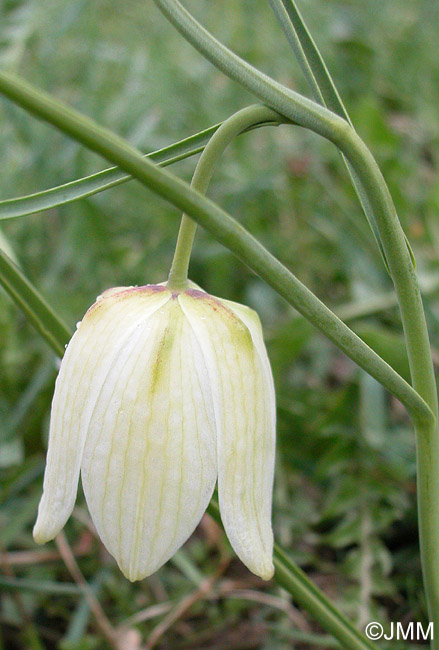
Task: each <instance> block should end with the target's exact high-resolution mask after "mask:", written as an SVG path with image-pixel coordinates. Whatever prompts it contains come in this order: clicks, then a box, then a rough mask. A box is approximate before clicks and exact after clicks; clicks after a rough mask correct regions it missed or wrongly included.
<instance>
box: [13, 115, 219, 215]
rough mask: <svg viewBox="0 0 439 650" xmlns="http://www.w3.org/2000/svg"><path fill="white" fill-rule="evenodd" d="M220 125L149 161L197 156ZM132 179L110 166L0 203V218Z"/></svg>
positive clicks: (164, 163) (151, 155)
mask: <svg viewBox="0 0 439 650" xmlns="http://www.w3.org/2000/svg"><path fill="white" fill-rule="evenodd" d="M219 126H220V124H215V125H214V126H211V127H209V128H208V129H205V130H204V131H200V132H199V133H195V134H194V135H191V136H189V137H188V138H185V139H184V140H180V141H179V142H175V143H174V144H171V145H169V146H167V147H164V148H163V149H158V150H157V151H153V152H152V153H149V154H146V156H145V158H150V159H151V160H153V161H154V162H156V163H157V164H159V165H160V166H161V167H166V166H168V165H172V164H173V163H176V162H178V161H179V160H183V159H184V158H189V157H190V156H194V155H195V154H197V153H200V152H201V151H203V149H204V146H205V144H206V143H207V142H208V140H209V139H210V137H211V136H212V135H213V133H215V131H216V130H217V128H218V127H219ZM130 180H132V177H131V176H129V175H128V174H126V173H125V172H123V171H121V170H120V169H119V168H118V167H109V168H108V169H104V170H103V171H101V172H98V173H97V174H92V175H91V176H86V177H84V178H80V179H78V180H75V181H72V182H70V183H64V184H63V185H58V186H57V187H53V188H51V189H49V190H44V191H43V192H37V193H35V194H29V195H28V196H21V197H18V198H13V199H7V200H5V201H0V219H13V218H15V217H24V216H26V215H28V214H34V213H35V212H41V211H43V210H49V209H50V208H56V207H58V206H60V205H65V204H66V203H71V202H72V201H77V200H78V199H83V198H85V197H87V196H92V195H93V194H97V193H98V192H103V191H104V190H108V189H110V188H111V187H116V185H120V184H122V183H126V182H127V181H130Z"/></svg>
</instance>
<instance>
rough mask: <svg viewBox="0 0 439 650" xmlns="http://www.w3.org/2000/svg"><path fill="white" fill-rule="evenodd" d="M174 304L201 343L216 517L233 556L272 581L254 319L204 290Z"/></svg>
mask: <svg viewBox="0 0 439 650" xmlns="http://www.w3.org/2000/svg"><path fill="white" fill-rule="evenodd" d="M179 301H180V304H181V305H182V308H183V311H184V312H185V314H186V316H187V318H188V320H189V321H190V323H191V326H192V327H193V330H194V332H195V334H196V336H197V338H198V341H199V343H200V346H201V349H202V351H203V355H204V359H205V361H206V366H207V369H208V373H209V379H210V384H211V387H212V394H213V399H214V407H215V418H216V426H217V437H218V445H217V453H218V492H219V501H220V511H221V518H222V521H223V523H224V527H225V529H226V533H227V536H228V538H229V540H230V543H231V544H232V546H233V548H234V550H235V552H236V553H237V555H238V557H239V558H240V559H241V560H242V561H243V562H244V564H245V565H246V566H247V567H248V568H249V569H250V570H251V571H252V572H253V573H255V574H256V575H259V576H261V577H262V578H264V579H269V578H271V577H272V575H273V563H272V555H273V533H272V528H271V498H272V485H273V470H274V453H275V420H274V389H273V381H272V377H271V371H269V367H268V371H267V364H268V359H267V357H266V353H265V348H264V346H263V342H262V336H261V335H260V330H259V328H260V325H259V320H257V321H255V319H252V318H250V317H249V315H248V314H247V316H246V317H245V321H247V323H248V324H247V323H246V322H245V321H244V317H240V315H238V314H239V312H238V313H237V312H235V311H234V310H232V309H231V308H230V307H229V306H228V305H227V304H224V302H223V301H221V300H219V299H216V298H213V297H211V296H209V295H207V294H202V293H201V292H196V291H194V292H187V293H185V294H181V295H180V297H179ZM249 311H250V310H249ZM261 344H262V348H263V351H262V352H261Z"/></svg>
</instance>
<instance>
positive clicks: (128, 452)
mask: <svg viewBox="0 0 439 650" xmlns="http://www.w3.org/2000/svg"><path fill="white" fill-rule="evenodd" d="M216 475H217V468H216V437H215V422H214V412H213V403H212V397H211V394H210V390H209V381H208V376H207V370H206V367H205V364H204V360H203V356H202V353H201V350H200V347H199V345H198V342H197V340H196V337H195V336H194V334H193V332H192V329H191V327H190V326H189V324H188V322H187V320H186V319H185V317H184V315H183V312H182V311H181V309H180V307H179V304H178V301H177V300H175V299H172V300H170V301H169V302H168V303H167V304H166V306H165V307H164V308H162V309H160V310H159V311H157V312H156V313H155V314H154V315H153V316H152V317H151V318H150V319H149V320H148V323H147V324H146V325H145V327H144V328H143V330H142V334H141V335H140V337H138V339H137V341H136V343H135V345H130V346H129V347H124V348H123V349H121V350H120V352H119V355H118V358H117V360H116V361H115V363H114V365H113V367H112V368H111V370H110V372H109V373H108V376H107V377H106V379H105V381H104V383H103V385H102V389H101V392H100V395H99V398H98V400H97V402H96V407H95V409H94V412H93V415H92V418H91V421H90V427H89V435H88V436H87V441H86V445H85V449H84V457H83V462H82V481H83V486H84V492H85V495H86V499H87V503H88V507H89V509H90V513H91V515H92V518H93V521H94V523H95V525H96V527H97V530H98V532H99V535H100V537H101V539H102V540H103V542H104V544H105V545H106V547H107V549H108V550H109V552H110V553H111V554H112V555H113V556H114V557H115V558H116V560H117V562H118V564H119V566H120V568H121V570H122V572H123V573H124V574H125V575H126V576H127V577H128V578H129V579H130V580H140V579H142V578H144V577H146V576H148V575H150V574H151V573H153V572H154V571H156V570H157V569H158V568H159V567H160V566H161V565H162V564H164V563H165V562H166V561H167V560H168V559H169V558H170V557H171V556H172V555H173V554H174V553H175V551H176V550H177V549H178V548H179V547H180V546H181V545H182V544H183V543H184V542H185V541H186V539H187V538H188V537H189V535H190V534H191V533H192V532H193V530H194V529H195V527H196V526H197V524H198V523H199V521H200V519H201V517H202V515H203V513H204V511H205V509H206V507H207V504H208V503H209V500H210V498H211V495H212V492H213V488H214V485H215V481H216Z"/></svg>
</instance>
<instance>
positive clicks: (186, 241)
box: [168, 105, 286, 289]
mask: <svg viewBox="0 0 439 650" xmlns="http://www.w3.org/2000/svg"><path fill="white" fill-rule="evenodd" d="M285 121H286V120H285V119H284V118H282V116H281V115H279V114H278V113H276V112H275V111H273V110H272V109H270V108H268V107H267V106H260V105H254V106H247V108H243V109H242V110H241V111H238V112H237V113H234V114H233V115H232V116H231V117H229V118H228V119H227V120H225V121H224V122H223V123H222V125H221V126H220V127H219V128H218V130H217V131H216V132H215V133H214V134H213V135H212V137H211V138H210V140H209V142H208V143H207V145H206V147H205V149H204V151H203V152H202V154H201V156H200V159H199V161H198V164H197V166H196V168H195V172H194V175H193V177H192V182H191V187H192V189H193V190H195V191H197V192H199V193H200V194H205V192H206V190H207V188H208V186H209V182H210V179H211V178H212V174H213V172H214V169H215V166H216V164H217V162H218V160H219V159H220V157H221V156H222V154H223V153H224V151H225V149H226V148H227V147H228V146H229V144H230V143H231V142H232V141H233V140H234V139H235V138H236V137H237V136H238V135H239V134H240V133H243V132H244V131H246V130H248V129H250V128H253V127H255V126H257V125H260V124H276V125H278V124H281V123H284V122H285ZM196 229H197V224H196V222H195V221H193V219H191V218H190V217H188V216H187V215H186V214H183V217H182V220H181V224H180V230H179V233H178V239H177V245H176V248H175V253H174V259H173V261H172V266H171V270H170V273H169V279H168V287H169V288H170V289H184V288H185V287H186V286H187V277H188V269H189V260H190V256H191V251H192V246H193V243H194V238H195V232H196Z"/></svg>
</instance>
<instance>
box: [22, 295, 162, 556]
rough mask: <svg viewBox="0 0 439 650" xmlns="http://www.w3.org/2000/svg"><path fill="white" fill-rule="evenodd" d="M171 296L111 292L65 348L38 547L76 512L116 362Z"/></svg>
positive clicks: (37, 532) (36, 535) (37, 531)
mask: <svg viewBox="0 0 439 650" xmlns="http://www.w3.org/2000/svg"><path fill="white" fill-rule="evenodd" d="M170 295H171V294H170V293H169V292H166V291H154V290H153V289H152V288H149V287H140V288H138V289H134V288H133V289H131V288H129V289H123V287H120V288H118V290H117V291H114V290H109V291H108V292H105V293H104V294H103V296H100V297H99V299H98V300H97V302H96V303H95V304H94V305H93V306H92V307H91V308H90V309H89V310H88V312H87V313H86V315H85V316H84V318H83V320H82V323H81V324H80V325H79V327H78V329H77V330H76V332H75V334H74V335H73V337H72V339H71V341H70V343H69V345H68V346H67V349H66V352H65V355H64V357H63V360H62V362H61V368H60V372H59V375H58V378H57V380H56V384H55V393H54V396H53V401H52V412H51V420H50V431H49V447H48V454H47V463H46V471H45V474H44V489H43V496H42V498H41V501H40V504H39V508H38V518H37V521H36V524H35V527H34V538H35V541H37V542H38V543H41V544H43V543H45V542H47V541H49V540H50V539H53V537H55V535H57V534H58V533H59V531H60V530H61V529H62V527H63V526H64V524H65V522H66V521H67V519H68V518H69V516H70V514H71V512H72V509H73V506H74V503H75V499H76V492H77V487H78V477H79V470H80V465H81V458H82V453H83V448H84V442H85V438H86V435H87V430H88V423H89V420H90V416H91V412H92V410H93V407H94V404H95V402H96V399H97V396H98V394H99V391H100V387H101V385H102V383H103V381H104V379H105V376H106V374H107V373H108V371H109V368H110V367H111V365H112V363H113V361H114V358H115V357H116V356H117V354H118V352H119V350H120V348H121V347H123V346H124V344H125V342H126V341H127V340H129V339H130V337H131V336H132V334H133V332H135V331H136V328H138V325H139V324H140V323H142V321H144V320H145V319H147V318H148V317H149V315H150V314H151V313H153V312H154V311H155V310H156V309H159V308H160V306H161V305H163V304H164V303H165V302H166V301H167V300H169V299H170Z"/></svg>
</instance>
